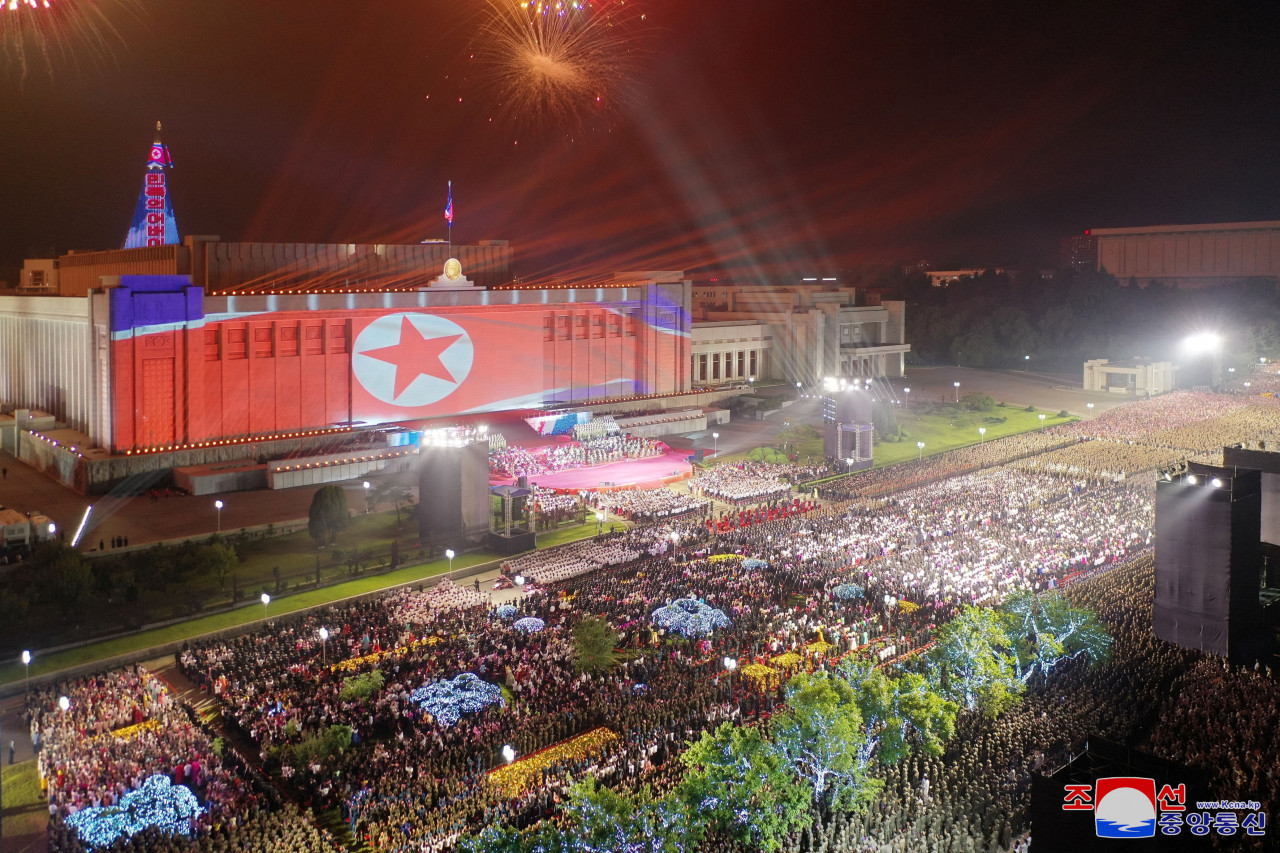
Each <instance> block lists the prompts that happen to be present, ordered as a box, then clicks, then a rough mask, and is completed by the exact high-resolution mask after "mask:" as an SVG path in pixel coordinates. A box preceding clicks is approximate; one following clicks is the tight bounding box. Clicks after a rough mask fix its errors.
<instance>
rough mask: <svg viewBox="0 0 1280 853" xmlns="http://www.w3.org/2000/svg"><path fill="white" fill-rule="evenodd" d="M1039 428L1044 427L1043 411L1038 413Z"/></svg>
mask: <svg viewBox="0 0 1280 853" xmlns="http://www.w3.org/2000/svg"><path fill="white" fill-rule="evenodd" d="M1040 429H1042V430H1043V429H1044V412H1041V413H1040Z"/></svg>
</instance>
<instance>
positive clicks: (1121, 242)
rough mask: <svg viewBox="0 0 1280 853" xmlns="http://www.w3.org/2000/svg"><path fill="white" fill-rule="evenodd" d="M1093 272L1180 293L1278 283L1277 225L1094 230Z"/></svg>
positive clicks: (1279, 242) (1279, 239)
mask: <svg viewBox="0 0 1280 853" xmlns="http://www.w3.org/2000/svg"><path fill="white" fill-rule="evenodd" d="M1090 236H1091V237H1093V238H1094V239H1095V240H1096V241H1097V268H1098V269H1100V270H1104V271H1106V272H1108V273H1110V274H1111V275H1113V276H1115V277H1116V278H1117V279H1119V280H1120V281H1128V280H1130V279H1133V280H1135V281H1136V282H1137V283H1138V284H1146V283H1147V282H1151V281H1160V282H1163V283H1165V284H1173V285H1178V286H1182V287H1198V286H1203V285H1212V284H1221V283H1223V282H1227V281H1235V280H1240V279H1250V278H1269V279H1277V278H1280V221H1268V222H1222V223H1216V224H1211V225H1156V226H1146V227H1139V228H1094V229H1091V233H1090Z"/></svg>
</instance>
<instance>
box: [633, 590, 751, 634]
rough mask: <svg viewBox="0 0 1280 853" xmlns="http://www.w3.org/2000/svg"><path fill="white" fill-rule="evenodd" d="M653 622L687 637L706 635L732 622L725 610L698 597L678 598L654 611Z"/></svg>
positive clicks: (726, 626)
mask: <svg viewBox="0 0 1280 853" xmlns="http://www.w3.org/2000/svg"><path fill="white" fill-rule="evenodd" d="M652 619H653V623H654V624H655V625H660V626H662V627H663V628H666V629H667V630H668V631H679V632H680V633H681V634H683V635H684V636H686V637H705V636H707V635H708V634H710V633H711V632H712V631H714V630H715V629H716V628H728V627H729V626H730V625H731V624H733V623H731V622H730V621H729V617H728V616H725V615H724V611H723V610H718V609H716V608H714V607H712V606H711V605H709V604H707V603H706V602H705V601H701V600H700V599H697V598H677V599H676V600H675V601H673V602H671V603H670V604H668V605H667V606H666V607H659V608H658V609H657V610H655V611H653V616H652Z"/></svg>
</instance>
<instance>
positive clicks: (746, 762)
mask: <svg viewBox="0 0 1280 853" xmlns="http://www.w3.org/2000/svg"><path fill="white" fill-rule="evenodd" d="M680 760H681V762H683V763H684V765H685V767H687V768H688V769H687V771H686V772H685V776H684V779H683V780H681V782H680V785H679V787H677V788H676V790H675V796H676V797H678V798H679V799H680V800H682V801H683V802H684V804H685V808H686V809H687V810H688V811H689V813H690V814H691V815H693V817H694V819H695V820H696V821H697V823H698V824H699V825H701V826H704V827H706V829H707V830H708V831H710V832H712V833H714V834H717V835H720V836H724V837H727V838H732V839H733V840H735V841H737V842H739V843H741V844H746V845H750V846H751V848H752V849H756V850H763V851H774V850H778V849H780V848H781V847H782V844H783V841H784V840H785V839H786V837H787V836H788V835H789V834H790V833H792V832H795V831H798V830H800V829H802V828H803V827H805V826H807V825H808V824H809V823H810V821H811V820H812V818H813V813H812V811H810V809H809V802H810V795H809V791H808V789H807V787H806V786H804V785H802V784H801V783H800V782H799V780H798V779H797V778H796V776H794V775H793V774H792V773H791V772H790V769H789V768H788V766H787V764H786V762H785V761H784V760H783V757H782V755H781V754H780V753H779V751H778V750H777V749H776V748H775V747H774V745H773V744H772V743H770V742H769V741H767V740H765V738H764V736H763V735H762V734H761V733H760V730H759V729H758V728H757V727H755V726H734V725H731V724H730V723H722V724H721V725H720V727H719V728H718V729H716V731H715V732H714V733H703V735H702V737H701V738H700V739H699V740H698V741H697V742H696V743H694V744H693V745H692V746H691V747H689V749H688V750H686V751H685V753H684V755H682V756H681V757H680Z"/></svg>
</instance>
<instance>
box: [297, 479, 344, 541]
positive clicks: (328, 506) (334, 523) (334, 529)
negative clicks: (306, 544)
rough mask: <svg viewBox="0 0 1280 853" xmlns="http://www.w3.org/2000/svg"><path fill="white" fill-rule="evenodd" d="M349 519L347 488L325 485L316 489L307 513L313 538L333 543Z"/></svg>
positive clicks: (309, 530) (308, 526)
mask: <svg viewBox="0 0 1280 853" xmlns="http://www.w3.org/2000/svg"><path fill="white" fill-rule="evenodd" d="M349 520H350V515H349V513H348V512H347V493H346V490H344V489H343V488H342V487H341V486H323V487H321V488H320V489H318V490H317V491H316V493H315V496H314V497H313V498H312V499H311V509H310V510H309V511H308V513H307V531H308V532H309V533H310V534H311V538H312V539H314V540H315V541H316V542H326V541H327V542H329V543H330V544H332V543H333V542H335V541H337V538H338V534H339V533H340V532H342V531H343V530H346V528H347V522H348V521H349Z"/></svg>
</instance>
